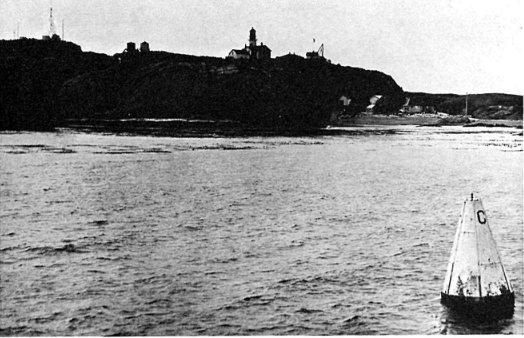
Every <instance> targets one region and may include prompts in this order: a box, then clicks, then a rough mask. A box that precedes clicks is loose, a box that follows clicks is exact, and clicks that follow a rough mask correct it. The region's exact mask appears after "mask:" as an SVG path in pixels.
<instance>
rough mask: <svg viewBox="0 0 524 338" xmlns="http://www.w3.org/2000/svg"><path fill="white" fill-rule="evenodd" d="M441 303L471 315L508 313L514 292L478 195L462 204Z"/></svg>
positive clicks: (511, 312)
mask: <svg viewBox="0 0 524 338" xmlns="http://www.w3.org/2000/svg"><path fill="white" fill-rule="evenodd" d="M441 302H442V304H444V305H446V306H448V307H450V308H454V309H457V310H461V311H464V312H465V313H468V314H472V315H482V316H489V317H495V316H496V317H503V318H506V317H511V316H512V315H513V312H514V305H515V294H514V292H513V288H512V287H511V284H510V282H509V279H508V277H507V275H506V270H504V267H503V266H502V261H501V259H500V255H499V252H498V250H497V245H496V243H495V239H494V238H493V235H492V233H491V229H490V227H489V222H488V217H487V215H486V212H485V211H484V206H483V205H482V201H481V200H480V198H473V194H471V199H467V200H466V201H465V202H464V205H463V207H462V212H461V215H460V219H459V223H458V228H457V232H456V234H455V241H454V243H453V248H452V250H451V256H450V259H449V263H448V268H447V272H446V278H445V280H444V286H443V288H442V293H441Z"/></svg>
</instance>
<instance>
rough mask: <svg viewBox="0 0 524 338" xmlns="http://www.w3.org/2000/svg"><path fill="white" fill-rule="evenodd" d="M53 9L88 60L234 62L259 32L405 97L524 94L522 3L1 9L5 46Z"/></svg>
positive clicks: (275, 49)
mask: <svg viewBox="0 0 524 338" xmlns="http://www.w3.org/2000/svg"><path fill="white" fill-rule="evenodd" d="M51 7H52V8H53V18H54V23H55V27H56V33H57V34H58V35H62V26H63V32H64V38H65V40H67V41H72V42H74V43H76V44H78V45H80V46H81V47H82V50H84V51H93V52H98V53H105V54H109V55H113V54H115V53H120V52H122V51H123V50H124V49H125V48H126V43H127V42H135V43H136V44H137V46H138V45H139V44H140V43H141V42H142V41H147V42H148V43H149V45H150V48H151V50H160V51H167V52H172V53H181V54H191V55H207V56H217V57H225V56H227V54H228V53H229V52H230V51H231V49H241V48H243V47H244V45H245V44H247V43H248V38H249V30H250V29H251V28H252V27H253V28H255V29H256V32H257V39H258V43H261V42H262V43H264V44H265V45H267V46H268V47H269V48H270V49H271V50H272V57H277V56H281V55H285V54H288V53H296V54H298V55H301V56H305V54H306V52H309V51H312V50H318V48H319V47H320V45H321V44H324V50H325V53H324V56H325V57H326V58H327V59H329V60H331V62H332V63H334V64H340V65H342V66H350V67H358V68H364V69H368V70H378V71H380V72H383V73H386V74H388V75H391V76H392V77H393V79H394V80H395V81H396V82H397V84H398V85H399V86H401V87H402V88H403V89H404V90H405V91H412V92H413V91H416V92H426V93H454V94H462V95H463V94H466V93H471V94H480V93H506V94H518V95H523V94H524V80H523V79H524V78H523V75H524V73H523V72H522V70H523V61H522V60H524V52H523V51H524V46H523V44H524V34H523V24H524V14H523V13H524V1H522V0H227V1H225V0H205V1H204V0H0V13H1V15H2V18H1V19H0V39H13V38H16V37H17V36H20V37H27V38H38V39H40V38H41V37H42V35H48V34H49V9H50V8H51ZM313 41H314V42H313Z"/></svg>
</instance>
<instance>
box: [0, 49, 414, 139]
mask: <svg viewBox="0 0 524 338" xmlns="http://www.w3.org/2000/svg"><path fill="white" fill-rule="evenodd" d="M0 51H1V52H0V67H1V68H0V71H1V72H2V73H3V74H4V75H5V76H3V78H5V79H7V81H3V82H2V91H1V99H2V100H1V104H2V106H1V107H0V108H1V121H0V122H1V126H0V128H1V129H48V128H51V127H53V126H55V125H57V124H59V123H60V122H61V121H62V120H64V119H67V118H105V119H119V118H146V117H149V118H153V117H154V118H191V119H206V120H207V119H212V120H233V121H238V122H240V123H242V124H243V125H246V126H248V127H250V128H267V129H276V130H280V129H283V130H289V129H297V130H302V129H308V128H317V127H318V126H320V125H323V124H324V123H326V122H327V121H328V119H329V117H330V113H331V111H332V110H333V109H334V108H335V107H336V105H337V103H338V99H339V97H340V96H341V95H349V96H350V97H352V98H353V101H352V107H353V109H355V110H361V111H362V110H364V108H365V107H366V106H367V105H368V104H369V98H370V97H371V96H373V95H377V94H378V95H383V96H384V97H385V98H387V99H386V100H385V101H384V102H386V104H385V105H384V109H389V108H391V109H395V108H397V106H400V105H401V104H402V103H403V101H404V96H405V95H404V93H403V91H402V88H400V87H399V86H398V85H397V84H396V83H395V81H394V80H393V79H392V78H391V77H390V76H388V75H386V74H383V73H380V72H377V71H367V70H364V69H358V68H351V67H342V66H340V65H332V64H330V63H327V62H325V61H322V60H306V59H304V58H302V57H299V56H295V55H286V56H284V57H279V58H276V59H271V60H265V61H246V60H242V61H241V60H231V59H222V58H212V57H197V56H191V55H182V54H173V53H166V52H148V53H138V52H137V53H129V54H127V53H126V54H116V55H114V56H113V57H109V56H107V55H103V54H96V53H83V52H82V51H81V49H80V47H79V46H77V45H74V44H72V43H68V42H63V41H40V40H34V39H32V40H29V39H26V40H15V41H0ZM389 106H391V107H389Z"/></svg>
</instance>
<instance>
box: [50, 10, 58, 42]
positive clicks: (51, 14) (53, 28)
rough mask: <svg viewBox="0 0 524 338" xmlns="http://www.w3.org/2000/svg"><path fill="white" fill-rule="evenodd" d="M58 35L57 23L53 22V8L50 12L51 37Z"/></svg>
mask: <svg viewBox="0 0 524 338" xmlns="http://www.w3.org/2000/svg"><path fill="white" fill-rule="evenodd" d="M55 34H56V30H55V22H54V21H53V7H51V10H50V11H49V36H50V37H53V35H55Z"/></svg>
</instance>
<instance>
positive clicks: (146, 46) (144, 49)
mask: <svg viewBox="0 0 524 338" xmlns="http://www.w3.org/2000/svg"><path fill="white" fill-rule="evenodd" d="M140 52H142V53H147V52H149V43H147V42H146V41H144V42H142V43H141V44H140Z"/></svg>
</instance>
